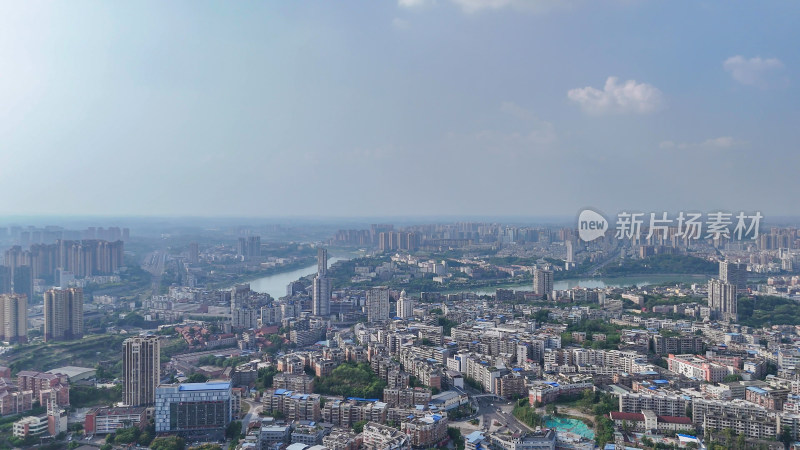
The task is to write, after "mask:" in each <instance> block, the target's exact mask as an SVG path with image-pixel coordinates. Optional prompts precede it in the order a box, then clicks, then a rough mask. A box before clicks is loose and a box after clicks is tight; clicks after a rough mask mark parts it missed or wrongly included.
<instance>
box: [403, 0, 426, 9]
mask: <svg viewBox="0 0 800 450" xmlns="http://www.w3.org/2000/svg"><path fill="white" fill-rule="evenodd" d="M432 3H434V0H397V6H400V7H402V8H419V7H421V6H427V5H430V4H432Z"/></svg>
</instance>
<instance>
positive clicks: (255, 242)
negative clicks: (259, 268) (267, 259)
mask: <svg viewBox="0 0 800 450" xmlns="http://www.w3.org/2000/svg"><path fill="white" fill-rule="evenodd" d="M247 256H248V257H249V258H259V257H260V256H261V236H248V238H247Z"/></svg>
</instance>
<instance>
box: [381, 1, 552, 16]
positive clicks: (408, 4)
mask: <svg viewBox="0 0 800 450" xmlns="http://www.w3.org/2000/svg"><path fill="white" fill-rule="evenodd" d="M434 3H436V0H397V5H398V6H400V7H402V8H419V7H423V6H428V5H432V4H434ZM450 3H452V4H454V5H456V6H458V7H459V8H461V10H462V11H463V12H465V13H467V14H472V13H477V12H481V11H496V10H499V9H504V8H513V9H516V10H524V11H543V10H548V9H552V8H555V7H561V6H565V3H567V0H450Z"/></svg>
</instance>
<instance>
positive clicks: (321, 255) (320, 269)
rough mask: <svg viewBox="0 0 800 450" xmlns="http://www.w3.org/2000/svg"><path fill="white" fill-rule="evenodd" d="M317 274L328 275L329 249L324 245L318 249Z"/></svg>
mask: <svg viewBox="0 0 800 450" xmlns="http://www.w3.org/2000/svg"><path fill="white" fill-rule="evenodd" d="M317 276H320V277H326V276H328V250H327V249H325V248H322V247H320V248H318V249H317Z"/></svg>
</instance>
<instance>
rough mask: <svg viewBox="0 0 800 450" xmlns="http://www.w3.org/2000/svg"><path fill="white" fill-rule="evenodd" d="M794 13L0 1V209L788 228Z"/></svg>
mask: <svg viewBox="0 0 800 450" xmlns="http://www.w3.org/2000/svg"><path fill="white" fill-rule="evenodd" d="M354 8H357V10H358V12H359V13H358V14H356V15H354V14H352V11H353V10H354ZM797 9H798V6H797V5H795V4H788V3H781V4H778V3H770V4H757V5H755V4H754V5H729V4H726V3H713V2H712V3H703V4H685V5H680V6H676V5H673V4H659V3H646V2H627V1H609V2H602V3H601V2H585V1H575V2H571V3H568V4H558V5H553V4H550V3H546V2H538V1H532V2H519V1H510V0H508V1H480V0H470V1H467V0H453V1H445V0H442V1H438V2H433V1H424V0H414V1H411V0H401V1H399V2H374V3H356V2H351V3H344V4H335V5H334V4H326V3H295V2H293V3H286V4H283V3H262V4H257V5H237V6H230V7H226V8H219V7H218V6H217V5H215V4H214V3H210V2H209V3H206V2H193V3H188V2H175V3H172V4H170V5H163V4H157V3H152V2H142V3H137V4H131V5H119V4H101V5H97V4H94V3H86V2H73V3H71V4H70V5H50V7H48V8H43V7H41V6H40V5H36V4H30V3H27V2H25V3H23V2H9V3H4V4H3V5H0V57H2V59H3V60H4V61H6V62H7V64H6V70H5V71H4V76H3V82H2V83H0V121H1V122H2V123H3V124H4V125H3V128H2V133H0V146H2V147H3V148H4V149H7V150H6V152H4V154H3V157H4V159H3V166H4V167H6V168H7V171H6V172H4V176H3V177H2V181H0V183H2V184H0V186H3V187H4V188H5V189H6V190H8V191H9V192H14V193H15V194H14V195H11V196H6V197H4V199H3V201H2V202H0V213H3V214H15V215H31V214H34V215H41V214H45V215H47V214H70V215H76V214H78V215H80V214H98V213H101V214H103V215H132V216H139V215H147V216H163V215H167V216H198V215H209V216H239V217H242V216H244V217H295V216H300V217H305V216H323V217H349V216H364V215H374V216H404V215H417V216H431V215H445V216H463V215H474V214H479V215H487V216H504V215H515V216H538V215H566V216H570V215H572V214H574V212H575V211H578V210H579V209H581V208H583V207H586V206H587V205H588V206H592V207H596V208H598V209H600V210H604V211H607V212H613V211H616V210H620V209H626V208H627V209H638V210H645V211H647V210H653V209H663V210H681V209H694V210H703V211H707V210H712V209H727V210H748V211H754V210H759V211H762V212H763V213H764V214H765V216H778V215H793V214H794V211H793V209H792V206H791V194H792V193H793V192H796V191H797V188H798V184H797V181H796V177H794V176H793V172H792V169H793V168H794V167H797V166H798V163H800V160H798V158H800V156H798V155H797V153H796V152H794V151H793V146H792V143H793V142H795V141H796V140H797V137H798V135H797V133H798V132H797V130H796V127H793V126H792V124H793V123H794V122H796V119H797V106H796V104H797V102H796V101H795V99H796V98H797V87H796V78H797V76H796V75H797V69H796V68H797V58H798V57H797V55H796V52H795V51H793V48H792V46H791V43H792V42H796V41H797V37H798V36H797V33H798V32H797V31H796V30H795V29H794V27H793V24H792V21H791V20H790V18H791V17H794V16H796V13H797ZM675 23H681V28H680V30H678V28H677V27H676V26H674V24H675ZM612 31H613V32H612ZM63 55H69V57H68V58H66V57H64V56H63ZM123 168H124V169H123ZM30 173H36V174H37V180H39V182H37V183H29V182H27V181H26V177H28V174H30ZM767 173H768V174H769V176H763V175H764V174H767ZM76 174H82V176H76ZM233 174H235V176H233V179H234V180H235V181H234V182H228V183H215V182H211V180H216V179H220V177H224V178H226V179H228V178H230V177H231V175H233ZM21 186H26V188H25V189H20V187H21ZM98 186H103V187H104V188H103V189H98V188H97V187H98ZM176 186H179V187H180V188H177V187H176ZM401 186H402V187H401ZM56 187H57V189H58V193H59V194H58V195H53V192H54V189H55V188H56ZM320 193H324V195H320ZM67 200H69V201H67Z"/></svg>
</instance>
